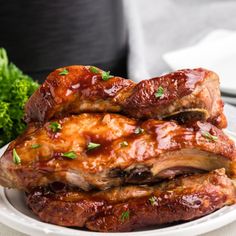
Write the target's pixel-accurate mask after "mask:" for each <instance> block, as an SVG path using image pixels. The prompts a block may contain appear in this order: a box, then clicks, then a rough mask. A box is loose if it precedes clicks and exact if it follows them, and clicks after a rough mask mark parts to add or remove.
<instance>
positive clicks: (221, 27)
mask: <svg viewBox="0 0 236 236" xmlns="http://www.w3.org/2000/svg"><path fill="white" fill-rule="evenodd" d="M0 2H1V7H0V22H1V34H0V46H1V47H4V48H5V49H6V50H7V52H8V55H9V58H10V60H11V61H13V62H14V63H15V64H16V65H17V66H18V67H19V68H21V69H22V70H23V71H24V72H25V73H27V74H29V75H30V76H32V77H33V78H34V79H35V80H39V81H40V82H42V81H43V80H44V79H45V76H46V75H47V74H48V73H49V72H50V71H52V70H53V69H55V68H57V67H61V66H65V65H72V64H85V65H89V64H90V65H96V66H98V67H101V68H102V69H104V70H110V71H111V73H112V74H116V75H120V76H124V77H129V78H130V79H133V80H136V81H139V80H142V79H146V78H148V77H152V76H157V75H160V74H163V73H165V72H168V71H170V70H175V69H179V68H183V67H199V66H203V67H207V68H209V69H213V70H215V71H216V72H217V73H219V74H220V76H222V81H223V82H222V88H223V90H225V91H224V92H230V93H236V82H234V79H233V78H232V68H233V67H234V64H235V62H236V33H235V32H236V31H234V30H236V17H235V12H236V1H232V0H224V1H222V0H188V1H186V0H165V1H163V0H148V1H147V0H124V1H122V0H96V3H95V2H94V1H92V0H70V1H65V0H57V1H47V0H40V1H38V0H34V1H29V0H22V1H17V0H9V1H3V0H0ZM196 47H197V48H196ZM180 49H185V50H184V51H183V50H181V51H177V52H176V50H180ZM229 74H230V76H229ZM229 77H230V78H229ZM232 83H233V86H232ZM232 87H233V88H232ZM234 87H235V88H234Z"/></svg>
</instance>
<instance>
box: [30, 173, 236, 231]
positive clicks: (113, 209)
mask: <svg viewBox="0 0 236 236" xmlns="http://www.w3.org/2000/svg"><path fill="white" fill-rule="evenodd" d="M57 186H58V184H57ZM235 200H236V190H235V186H234V184H233V183H232V181H231V180H230V179H229V178H228V177H227V176H226V175H225V174H224V170H223V169H221V170H217V171H214V172H212V173H208V174H202V175H193V176H188V177H181V178H177V179H174V180H171V181H169V182H164V183H162V184H161V185H157V186H153V187H150V186H149V187H148V186H127V187H116V188H113V189H109V190H106V191H102V192H101V191H100V192H92V193H91V192H89V193H86V192H81V191H79V190H78V189H77V190H76V189H71V188H69V187H67V188H66V187H64V188H58V187H56V190H55V187H45V188H43V187H41V188H36V189H34V190H33V191H32V192H30V193H29V194H27V204H28V206H29V207H30V208H31V209H32V210H33V212H34V213H35V214H36V215H37V216H38V217H39V218H40V219H41V220H42V221H45V222H49V223H53V224H57V225H62V226H76V227H87V228H88V229H90V230H93V231H103V232H111V231H115V232H118V231H131V230H136V229H139V228H142V227H145V226H154V225H162V224H166V223H174V222H178V221H189V220H193V219H196V218H198V217H201V216H204V215H206V214H209V213H211V212H213V211H215V210H217V209H219V208H221V207H223V206H225V205H231V204H234V203H235Z"/></svg>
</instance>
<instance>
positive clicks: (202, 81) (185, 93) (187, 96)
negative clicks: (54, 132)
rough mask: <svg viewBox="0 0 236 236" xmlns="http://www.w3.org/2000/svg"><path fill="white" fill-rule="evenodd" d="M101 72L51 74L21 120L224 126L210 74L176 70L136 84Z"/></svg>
mask: <svg viewBox="0 0 236 236" xmlns="http://www.w3.org/2000/svg"><path fill="white" fill-rule="evenodd" d="M65 70H66V73H62V72H63V71H65ZM104 73H105V72H104V71H101V70H99V69H97V68H94V67H90V66H68V67H65V68H64V69H63V68H60V69H57V70H55V71H54V72H52V73H51V74H49V76H48V77H47V79H46V81H45V82H44V84H43V85H42V86H41V87H40V88H39V89H38V90H37V91H36V92H35V93H34V94H33V95H32V96H31V98H30V99H29V101H28V102H27V104H26V106H25V113H26V117H25V120H26V121H27V122H32V121H40V122H45V121H48V120H50V119H52V118H55V117H62V116H65V115H68V114H78V113H83V112H116V113H123V114H126V115H128V116H130V117H134V118H156V119H177V120H179V121H181V122H183V123H184V122H185V121H186V120H193V119H195V120H208V121H209V122H211V123H212V124H214V125H216V126H218V127H219V128H224V127H226V125H227V122H226V119H225V117H224V115H223V102H222V100H221V97H220V90H219V78H218V76H217V75H216V74H215V73H214V72H211V71H208V70H205V69H200V68H199V69H193V70H190V69H187V70H179V71H176V72H173V73H170V74H167V75H164V76H161V77H156V78H153V79H149V80H144V81H141V82H140V83H138V84H135V83H134V82H132V81H131V80H126V79H123V78H120V77H112V78H109V79H108V80H107V76H108V75H107V76H106V77H104ZM104 79H106V80H104Z"/></svg>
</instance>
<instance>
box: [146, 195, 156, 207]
mask: <svg viewBox="0 0 236 236" xmlns="http://www.w3.org/2000/svg"><path fill="white" fill-rule="evenodd" d="M148 200H149V202H150V203H151V205H152V206H155V205H156V204H157V202H156V200H157V199H156V197H155V196H153V197H150V198H149V199H148Z"/></svg>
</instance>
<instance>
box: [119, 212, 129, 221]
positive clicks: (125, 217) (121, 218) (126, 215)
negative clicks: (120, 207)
mask: <svg viewBox="0 0 236 236" xmlns="http://www.w3.org/2000/svg"><path fill="white" fill-rule="evenodd" d="M129 216H130V212H129V210H127V211H123V212H122V214H121V216H120V220H121V221H122V222H125V221H126V220H128V219H129Z"/></svg>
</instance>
